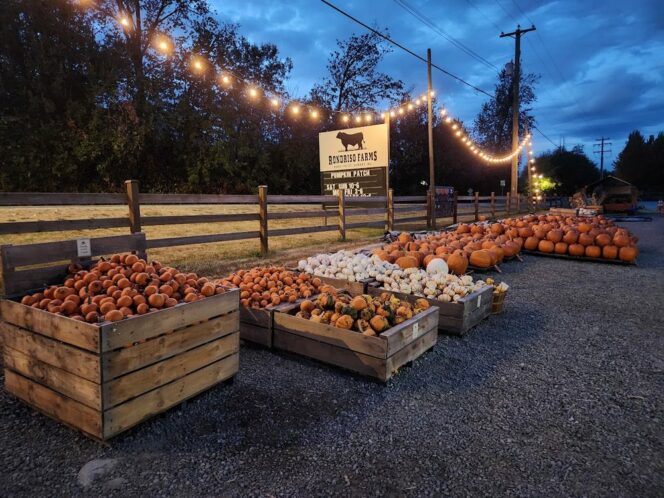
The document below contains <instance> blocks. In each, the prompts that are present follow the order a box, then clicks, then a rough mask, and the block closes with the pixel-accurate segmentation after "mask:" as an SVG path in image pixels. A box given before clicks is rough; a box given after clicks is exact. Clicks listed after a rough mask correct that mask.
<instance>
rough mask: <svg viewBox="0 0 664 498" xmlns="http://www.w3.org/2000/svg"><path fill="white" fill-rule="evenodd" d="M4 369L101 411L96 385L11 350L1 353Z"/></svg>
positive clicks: (99, 390) (99, 389) (99, 392)
mask: <svg viewBox="0 0 664 498" xmlns="http://www.w3.org/2000/svg"><path fill="white" fill-rule="evenodd" d="M3 353H4V354H3V362H4V366H5V369H10V370H13V371H15V372H17V373H19V374H21V375H22V376H23V377H27V378H28V379H31V380H34V381H36V382H38V383H39V384H43V385H44V386H46V387H49V388H51V389H54V390H56V391H59V392H60V393H62V394H64V395H65V396H68V397H70V398H72V399H73V400H75V401H78V402H80V403H83V404H84V405H86V406H88V407H90V408H93V409H95V410H99V411H101V409H102V403H101V386H100V385H99V384H98V383H95V382H92V381H90V380H87V379H84V378H83V377H79V376H78V375H74V374H72V373H69V372H67V371H66V370H62V369H61V368H57V367H54V366H52V365H49V364H48V363H44V362H42V361H39V360H37V359H36V358H34V357H31V356H28V355H26V354H24V353H21V352H20V351H17V350H15V349H13V348H10V347H6V348H4V351H3Z"/></svg>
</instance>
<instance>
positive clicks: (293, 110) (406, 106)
mask: <svg viewBox="0 0 664 498" xmlns="http://www.w3.org/2000/svg"><path fill="white" fill-rule="evenodd" d="M77 3H78V5H79V6H81V7H89V8H97V9H98V10H99V8H98V7H97V5H95V2H94V1H92V0H78V2H77ZM105 13H106V14H107V15H108V13H107V12H105ZM115 20H116V21H117V23H118V24H119V25H120V28H121V29H122V30H124V31H125V32H130V31H132V30H133V29H135V26H134V19H133V17H132V16H131V15H130V14H129V13H125V12H120V13H118V14H117V15H116V16H115ZM151 46H152V48H153V49H154V50H156V51H157V52H158V53H160V54H161V55H162V56H164V57H170V56H172V55H173V54H174V53H175V51H176V46H175V43H174V41H173V40H172V39H171V38H170V37H169V36H167V35H165V34H163V33H160V34H157V35H156V36H155V37H154V39H153V40H152V42H151ZM186 58H187V59H188V62H189V67H190V70H191V72H192V74H194V75H196V76H201V77H202V76H204V75H206V74H209V73H210V72H214V73H215V77H214V79H215V81H216V82H217V84H218V85H219V87H220V88H221V89H223V90H227V91H228V90H231V89H233V88H236V89H240V90H241V91H242V92H243V93H244V94H245V95H246V96H247V98H249V99H250V100H252V101H259V100H263V101H265V102H267V103H268V104H269V106H270V107H271V108H272V109H274V110H281V111H283V112H285V113H289V114H291V115H292V116H303V115H308V117H309V118H310V119H311V120H313V121H317V120H319V119H320V118H322V117H323V116H324V115H325V114H326V115H330V116H337V117H338V119H339V120H340V121H341V122H342V123H344V124H351V123H353V124H358V125H359V124H363V123H364V124H368V123H373V122H378V121H381V120H382V121H385V120H387V119H388V117H389V118H390V119H395V118H396V119H398V118H401V117H403V116H405V115H406V114H407V113H409V112H412V111H414V110H416V109H418V108H420V107H421V106H423V105H427V102H428V99H429V98H433V97H434V95H435V92H434V91H431V93H430V94H429V95H427V94H426V93H424V94H423V95H422V96H421V97H418V98H415V99H410V100H406V101H404V102H402V103H400V104H399V105H397V106H393V107H391V108H389V109H387V110H385V111H376V110H373V109H356V110H342V111H338V110H334V109H324V110H322V109H319V108H317V107H316V106H314V105H312V104H309V103H306V102H300V101H298V100H297V99H288V98H286V97H284V96H281V95H279V94H277V93H275V92H270V91H266V90H263V89H261V88H260V87H259V86H258V85H256V84H254V83H252V82H250V81H247V80H245V79H244V78H242V77H241V76H239V75H237V74H235V73H234V72H233V71H230V70H228V69H222V70H221V71H217V69H216V68H215V66H214V64H213V63H212V62H211V61H210V60H209V59H207V58H206V57H204V56H203V55H200V54H190V55H188V56H187V57H186ZM440 114H441V117H442V118H443V119H442V122H443V123H444V124H446V125H449V126H450V128H451V130H452V131H453V132H454V133H453V136H455V137H456V138H458V139H459V141H461V142H462V143H464V144H465V145H467V146H468V149H469V150H470V151H471V152H472V153H473V154H475V155H476V156H477V158H478V159H481V160H483V161H485V162H487V163H489V164H499V163H505V162H508V161H510V160H511V159H512V158H513V157H514V156H515V155H517V154H520V153H521V151H522V149H523V148H524V146H525V144H526V143H530V144H531V146H532V142H531V141H530V134H527V135H526V136H525V137H524V138H523V139H522V140H521V142H520V143H519V146H518V147H517V149H516V150H515V151H513V152H511V153H509V154H507V155H503V156H496V155H494V154H491V153H488V152H485V151H483V150H482V149H481V148H480V147H479V146H478V145H477V144H475V143H474V142H473V141H472V140H471V139H470V138H469V137H468V136H467V135H466V134H465V133H464V132H463V128H462V126H461V124H460V123H461V122H460V121H459V120H455V119H453V118H452V117H450V116H449V115H448V113H447V111H446V110H445V109H442V110H441V111H440ZM529 153H530V154H531V155H532V148H531V149H530V151H529Z"/></svg>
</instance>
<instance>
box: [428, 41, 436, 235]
mask: <svg viewBox="0 0 664 498" xmlns="http://www.w3.org/2000/svg"><path fill="white" fill-rule="evenodd" d="M427 88H428V93H427V131H428V136H429V196H430V199H431V211H430V216H431V221H430V222H429V225H430V226H431V229H432V230H435V229H436V206H435V199H436V179H435V172H434V161H433V98H432V96H431V94H432V93H433V88H432V84H431V49H430V48H428V49H427Z"/></svg>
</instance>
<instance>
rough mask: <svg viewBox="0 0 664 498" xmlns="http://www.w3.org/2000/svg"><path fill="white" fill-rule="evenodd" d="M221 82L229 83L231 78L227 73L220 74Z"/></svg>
mask: <svg viewBox="0 0 664 498" xmlns="http://www.w3.org/2000/svg"><path fill="white" fill-rule="evenodd" d="M221 82H222V83H223V84H224V85H230V83H231V79H230V78H229V77H228V76H227V75H225V74H224V75H222V76H221Z"/></svg>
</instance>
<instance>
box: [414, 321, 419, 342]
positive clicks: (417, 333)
mask: <svg viewBox="0 0 664 498" xmlns="http://www.w3.org/2000/svg"><path fill="white" fill-rule="evenodd" d="M418 335H420V324H419V323H418V322H415V323H414V324H413V340H415V339H417V336H418Z"/></svg>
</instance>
